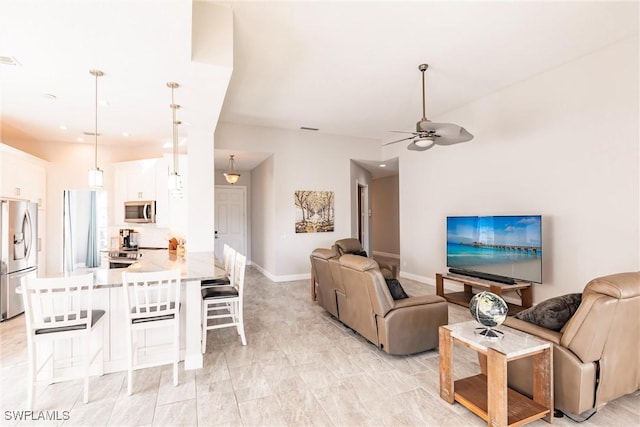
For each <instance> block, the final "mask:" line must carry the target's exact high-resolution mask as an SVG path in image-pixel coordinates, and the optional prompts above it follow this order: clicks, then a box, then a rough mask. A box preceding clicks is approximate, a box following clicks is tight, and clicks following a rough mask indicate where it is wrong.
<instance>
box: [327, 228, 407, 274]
mask: <svg viewBox="0 0 640 427" xmlns="http://www.w3.org/2000/svg"><path fill="white" fill-rule="evenodd" d="M331 249H333V250H334V251H335V252H337V253H338V256H342V255H346V254H353V255H360V254H361V253H363V252H364V248H363V247H362V244H361V243H360V241H359V240H358V239H356V238H354V237H348V238H346V239H340V240H336V242H335V243H334V244H333V246H332V247H331ZM377 262H378V265H379V266H380V271H381V272H382V275H383V276H384V277H385V278H386V279H395V278H397V277H398V269H397V268H396V266H395V265H393V264H390V263H386V262H380V261H377Z"/></svg>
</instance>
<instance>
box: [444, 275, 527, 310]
mask: <svg viewBox="0 0 640 427" xmlns="http://www.w3.org/2000/svg"><path fill="white" fill-rule="evenodd" d="M446 280H449V281H452V282H457V283H461V284H462V285H464V291H463V292H449V293H445V292H444V283H445V281H446ZM473 288H478V289H482V290H483V291H489V292H492V293H494V294H496V295H499V296H502V294H503V293H504V292H509V291H520V292H519V296H520V301H521V303H520V305H518V304H512V303H509V302H507V305H508V306H509V316H512V315H514V314H516V313H518V312H519V311H522V310H524V309H525V308H529V307H531V305H532V304H533V292H532V290H531V283H530V282H518V283H516V284H515V285H506V284H504V283H498V282H492V281H490V280H484V279H477V278H475V277H469V276H462V275H458V274H451V273H445V274H441V273H436V294H437V295H439V296H441V297H444V299H446V300H447V301H449V302H452V303H454V304H458V305H463V306H465V307H469V301H471V298H472V297H473V295H474V293H473V291H472V289H473Z"/></svg>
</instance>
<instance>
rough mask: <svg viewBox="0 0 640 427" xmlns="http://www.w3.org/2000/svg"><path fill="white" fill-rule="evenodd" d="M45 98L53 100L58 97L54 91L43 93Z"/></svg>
mask: <svg viewBox="0 0 640 427" xmlns="http://www.w3.org/2000/svg"><path fill="white" fill-rule="evenodd" d="M42 96H43V97H44V98H45V99H49V100H51V101H55V100H56V99H58V97H57V96H55V95H54V94H52V93H45V94H44V95H42Z"/></svg>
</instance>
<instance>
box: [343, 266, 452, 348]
mask: <svg viewBox="0 0 640 427" xmlns="http://www.w3.org/2000/svg"><path fill="white" fill-rule="evenodd" d="M332 262H334V263H335V260H332ZM339 263H340V272H341V277H342V285H343V286H344V292H345V297H344V299H342V298H341V299H339V302H338V313H339V315H340V316H339V319H340V321H341V322H343V323H344V324H346V325H347V326H349V327H351V328H353V329H354V330H356V331H357V332H358V333H360V334H361V335H362V336H363V337H365V338H366V339H367V340H369V341H371V342H372V343H373V344H375V345H376V346H378V347H379V348H381V349H382V350H384V351H385V352H387V353H389V354H398V355H406V354H413V353H418V352H421V351H425V350H429V349H432V348H435V347H437V346H438V327H439V326H441V325H446V324H447V322H448V306H447V302H446V301H445V299H444V298H442V297H439V296H436V295H422V296H414V297H411V296H410V297H409V298H404V299H399V300H394V299H393V298H392V296H391V293H390V292H389V288H388V287H387V284H386V282H385V279H384V277H383V276H382V273H381V272H380V269H379V267H378V263H377V262H376V261H375V260H373V259H371V258H364V257H361V256H356V255H349V254H347V255H343V256H341V257H340V259H339Z"/></svg>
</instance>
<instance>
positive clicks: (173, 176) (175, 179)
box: [167, 82, 182, 198]
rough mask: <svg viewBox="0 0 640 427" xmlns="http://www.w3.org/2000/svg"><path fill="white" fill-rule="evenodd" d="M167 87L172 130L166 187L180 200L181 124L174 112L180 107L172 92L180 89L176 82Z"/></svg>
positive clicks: (169, 83) (168, 84)
mask: <svg viewBox="0 0 640 427" xmlns="http://www.w3.org/2000/svg"><path fill="white" fill-rule="evenodd" d="M167 87H169V88H171V104H170V105H169V107H170V108H171V114H172V129H173V136H172V138H173V144H172V147H173V172H170V173H169V181H168V183H167V184H168V187H169V192H170V194H171V196H172V197H176V198H182V177H181V176H180V172H179V170H178V168H179V161H178V160H179V159H178V125H180V124H181V123H182V122H180V121H179V120H177V119H176V110H178V108H180V105H178V104H176V103H175V102H174V99H173V90H174V89H176V88H178V87H180V85H179V84H178V83H176V82H168V83H167Z"/></svg>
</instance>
